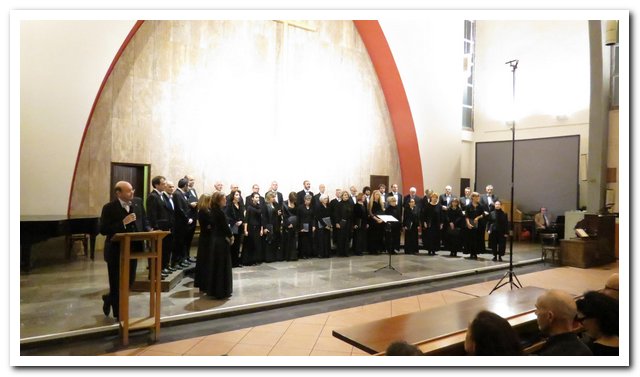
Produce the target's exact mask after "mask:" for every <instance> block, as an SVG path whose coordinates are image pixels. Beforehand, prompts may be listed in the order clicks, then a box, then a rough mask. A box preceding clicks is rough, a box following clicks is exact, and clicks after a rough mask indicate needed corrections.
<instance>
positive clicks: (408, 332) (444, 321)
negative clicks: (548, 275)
mask: <svg viewBox="0 0 640 377" xmlns="http://www.w3.org/2000/svg"><path fill="white" fill-rule="evenodd" d="M543 292H545V289H542V288H538V287H524V288H520V289H516V290H513V291H505V292H495V293H494V294H492V295H488V296H484V297H478V298H475V299H471V300H466V301H461V302H457V303H454V304H450V305H444V306H440V307H437V308H433V309H429V310H423V311H419V312H415V313H409V314H404V315H399V316H395V317H391V318H385V319H381V320H378V321H373V322H369V323H365V324H362V325H357V326H353V327H349V328H345V329H339V330H334V331H333V336H335V337H336V338H338V339H340V340H343V341H345V342H347V343H349V344H351V345H352V346H354V347H357V348H359V349H361V350H363V351H365V352H367V353H370V354H376V353H380V352H384V351H385V350H386V349H387V347H388V346H389V344H391V343H393V342H395V341H398V340H405V341H406V342H408V343H410V344H425V343H428V342H434V341H436V340H438V339H441V338H445V337H450V336H458V337H461V339H462V341H464V332H465V331H466V329H467V327H468V325H469V322H470V321H471V320H473V318H474V317H475V316H476V314H478V312H480V311H482V310H489V311H492V312H494V313H496V314H498V315H500V316H502V317H503V318H512V317H518V316H523V315H524V316H526V315H530V314H531V313H532V311H533V310H535V302H536V299H537V298H538V296H540V295H541V294H542V293H543ZM421 349H422V348H421ZM423 352H424V350H423Z"/></svg>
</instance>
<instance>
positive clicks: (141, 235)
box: [111, 231, 170, 346]
mask: <svg viewBox="0 0 640 377" xmlns="http://www.w3.org/2000/svg"><path fill="white" fill-rule="evenodd" d="M169 233H170V232H166V231H154V232H132V233H116V234H114V235H113V237H112V238H111V241H114V242H120V313H118V314H119V318H120V333H121V335H122V345H124V346H126V345H128V344H129V329H131V330H136V329H141V328H149V329H150V330H151V332H152V333H153V340H154V341H156V340H157V339H158V334H159V333H160V293H161V290H160V281H161V280H162V276H161V274H160V270H161V268H162V239H163V238H164V237H165V236H167V235H168V234H169ZM132 241H149V243H150V246H151V247H150V251H147V252H134V253H132V252H131V242H132ZM131 259H149V263H150V265H149V276H150V277H149V316H148V317H146V318H129V261H130V260H131Z"/></svg>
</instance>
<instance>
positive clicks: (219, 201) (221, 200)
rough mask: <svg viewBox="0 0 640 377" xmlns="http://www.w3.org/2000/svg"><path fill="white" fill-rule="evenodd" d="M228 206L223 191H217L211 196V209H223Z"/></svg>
mask: <svg viewBox="0 0 640 377" xmlns="http://www.w3.org/2000/svg"><path fill="white" fill-rule="evenodd" d="M225 205H227V197H226V196H225V195H224V192H222V191H216V192H214V193H213V194H212V195H211V208H218V209H219V208H222V207H224V206H225Z"/></svg>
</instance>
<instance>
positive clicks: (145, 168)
mask: <svg viewBox="0 0 640 377" xmlns="http://www.w3.org/2000/svg"><path fill="white" fill-rule="evenodd" d="M149 168H150V165H149V164H134V163H126V162H112V163H111V187H110V191H111V200H115V198H116V194H115V191H114V190H113V187H114V186H115V185H116V183H117V182H118V181H127V182H129V183H131V186H133V188H134V189H135V190H136V191H135V193H134V196H137V197H139V198H142V202H143V203H146V202H147V194H148V192H149V190H150V185H149V170H150V169H149Z"/></svg>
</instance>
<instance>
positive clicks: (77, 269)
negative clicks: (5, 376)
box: [20, 243, 540, 341]
mask: <svg viewBox="0 0 640 377" xmlns="http://www.w3.org/2000/svg"><path fill="white" fill-rule="evenodd" d="M191 253H192V254H194V253H195V250H192V251H191ZM448 254H449V253H448V252H439V255H438V256H427V255H426V252H425V251H422V254H420V255H404V254H399V255H395V256H393V258H392V265H393V266H394V267H395V268H397V270H398V271H400V272H401V273H402V274H399V273H398V272H396V271H392V270H390V269H383V270H380V271H378V272H375V270H376V269H378V268H380V267H384V266H386V265H387V263H388V261H389V259H388V256H387V255H365V256H360V257H357V256H352V257H349V258H329V259H308V260H300V261H297V262H275V263H263V264H261V265H259V266H252V267H243V268H237V269H234V271H233V296H232V297H231V298H230V299H229V300H215V299H212V298H210V297H207V296H204V295H201V294H200V293H199V292H198V289H195V288H193V279H192V278H190V277H186V278H185V279H183V280H182V282H181V283H180V284H179V285H178V286H176V287H174V288H173V289H172V290H171V291H169V292H163V293H162V301H161V302H162V305H161V317H162V318H163V320H166V319H170V318H176V317H179V316H182V317H186V316H191V317H198V316H201V317H204V316H211V315H217V314H221V313H227V312H232V311H236V310H238V309H243V308H244V309H246V308H249V307H253V306H257V305H263V304H264V303H283V302H288V301H294V300H300V299H309V298H314V297H318V296H322V295H328V294H338V293H341V292H345V291H348V290H357V289H364V288H367V287H372V286H379V287H380V286H388V285H393V284H401V283H408V282H412V281H419V280H423V279H431V278H434V277H436V276H445V275H447V274H450V275H455V274H459V273H462V272H465V271H466V272H467V273H471V274H473V273H474V272H475V271H476V270H482V269H491V268H505V267H506V265H507V262H506V259H505V262H492V261H491V255H490V254H481V255H480V256H479V260H477V261H474V260H469V259H466V258H463V257H456V258H450V257H448V256H447V255H448ZM513 254H514V262H522V261H527V260H535V259H536V258H540V249H539V245H538V244H535V243H516V244H515V246H514V253H513ZM36 262H38V260H37V258H36ZM145 273H146V271H145V266H144V264H142V263H140V264H139V266H138V274H139V276H141V277H144V275H145ZM107 291H108V282H107V271H106V263H105V262H104V261H103V260H102V253H101V252H97V253H96V257H95V261H91V260H89V259H88V258H85V257H84V256H77V257H76V258H75V259H74V260H72V261H62V262H57V263H54V262H52V263H40V264H39V265H37V266H36V267H34V268H33V269H32V271H31V272H30V273H29V274H21V276H20V339H21V340H23V341H31V340H34V341H38V340H39V339H41V338H43V337H51V336H52V334H66V333H69V332H86V331H95V330H96V329H98V330H100V329H106V330H109V329H111V330H113V329H115V328H116V327H117V325H116V324H115V322H114V320H113V319H112V318H111V317H109V318H107V317H105V316H104V315H103V314H102V300H101V295H102V294H104V293H106V292H107ZM148 300H149V294H148V293H142V292H132V294H131V296H130V307H131V311H130V314H131V316H133V317H143V316H145V315H146V311H147V310H148V309H147V308H148ZM403 310H407V309H406V306H405V305H402V304H398V305H397V306H394V309H393V313H399V312H402V311H403ZM390 314H391V312H390Z"/></svg>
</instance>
